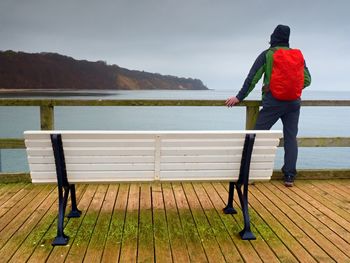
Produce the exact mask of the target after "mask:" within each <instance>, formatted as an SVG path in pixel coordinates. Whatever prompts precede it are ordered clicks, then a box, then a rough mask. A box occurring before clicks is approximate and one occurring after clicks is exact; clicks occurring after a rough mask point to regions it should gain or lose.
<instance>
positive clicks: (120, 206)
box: [101, 184, 130, 262]
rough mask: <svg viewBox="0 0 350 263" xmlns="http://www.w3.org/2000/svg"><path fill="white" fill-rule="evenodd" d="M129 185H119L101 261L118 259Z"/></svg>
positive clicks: (115, 260)
mask: <svg viewBox="0 0 350 263" xmlns="http://www.w3.org/2000/svg"><path fill="white" fill-rule="evenodd" d="M129 187H130V185H129V184H121V185H120V186H119V191H118V196H117V199H116V201H115V204H114V208H113V214H112V219H111V222H110V225H109V229H108V235H107V239H106V244H105V248H104V251H103V255H102V259H101V261H102V262H118V261H119V259H120V249H121V244H122V239H123V229H124V224H125V216H126V209H127V205H128V196H129Z"/></svg>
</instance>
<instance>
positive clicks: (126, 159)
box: [28, 155, 154, 164]
mask: <svg viewBox="0 0 350 263" xmlns="http://www.w3.org/2000/svg"><path fill="white" fill-rule="evenodd" d="M65 159H66V163H67V164H71V163H73V164H84V163H86V164H89V163H97V164H99V163H154V156H136V155H135V156H69V155H67V156H65ZM28 162H29V163H32V164H38V163H52V164H54V163H55V160H54V157H53V156H29V157H28Z"/></svg>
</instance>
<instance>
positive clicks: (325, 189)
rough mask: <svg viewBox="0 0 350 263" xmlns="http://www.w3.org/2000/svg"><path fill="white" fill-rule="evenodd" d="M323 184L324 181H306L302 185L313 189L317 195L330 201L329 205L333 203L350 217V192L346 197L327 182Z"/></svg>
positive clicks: (344, 214) (346, 216) (345, 215)
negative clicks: (349, 200)
mask: <svg viewBox="0 0 350 263" xmlns="http://www.w3.org/2000/svg"><path fill="white" fill-rule="evenodd" d="M321 184H322V183H318V182H317V183H313V182H310V181H306V182H305V184H303V185H302V186H300V187H302V188H303V189H304V188H308V189H310V190H312V192H313V193H315V194H317V196H320V197H322V198H324V199H326V200H327V201H328V202H329V205H331V204H332V205H331V207H337V208H338V209H339V208H340V209H341V210H342V211H343V212H344V213H342V215H343V217H344V218H350V203H349V202H347V201H348V199H349V197H350V194H348V195H347V198H344V197H342V195H339V194H337V193H336V191H334V190H333V187H329V185H327V184H322V185H321ZM317 185H321V187H318V186H317ZM345 212H347V213H345Z"/></svg>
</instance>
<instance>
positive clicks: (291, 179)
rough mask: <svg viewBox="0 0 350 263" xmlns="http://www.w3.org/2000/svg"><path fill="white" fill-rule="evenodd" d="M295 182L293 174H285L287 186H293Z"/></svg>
mask: <svg viewBox="0 0 350 263" xmlns="http://www.w3.org/2000/svg"><path fill="white" fill-rule="evenodd" d="M293 184H294V177H292V176H285V177H284V185H285V186H287V187H292V186H293Z"/></svg>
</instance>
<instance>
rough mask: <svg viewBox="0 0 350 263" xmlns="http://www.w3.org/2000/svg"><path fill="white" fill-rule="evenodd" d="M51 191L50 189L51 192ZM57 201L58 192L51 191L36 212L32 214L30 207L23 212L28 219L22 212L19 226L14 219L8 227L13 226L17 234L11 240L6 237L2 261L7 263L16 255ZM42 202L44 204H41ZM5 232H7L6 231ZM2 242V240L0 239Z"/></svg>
mask: <svg viewBox="0 0 350 263" xmlns="http://www.w3.org/2000/svg"><path fill="white" fill-rule="evenodd" d="M51 189H52V188H51ZM51 189H49V191H50V190H51ZM44 198H45V197H44ZM56 199H57V191H51V193H50V194H49V195H48V196H47V197H46V198H45V199H42V200H39V201H38V204H40V205H39V206H38V207H37V208H35V210H33V212H32V213H31V212H30V210H29V209H28V206H27V207H26V209H25V210H23V211H22V212H25V213H26V214H28V215H29V217H28V219H25V216H24V213H22V212H21V213H20V214H19V216H20V218H18V219H17V220H18V221H19V224H15V220H16V219H14V220H13V221H12V222H11V223H10V224H9V225H8V227H10V226H11V228H12V229H13V230H15V232H14V233H13V235H12V236H11V238H10V235H6V236H7V238H8V240H7V241H5V242H7V243H5V244H4V246H3V247H2V248H1V250H0V258H1V260H3V261H4V262H7V261H8V260H9V259H10V258H11V257H12V256H13V255H14V253H15V252H16V250H17V249H18V248H19V247H20V245H21V244H22V242H23V241H24V240H25V239H26V238H27V236H28V235H29V234H30V233H31V231H33V230H34V228H35V227H36V225H37V224H38V222H39V221H40V220H41V219H42V218H43V217H44V215H45V214H46V212H47V211H48V210H49V209H50V208H51V207H52V206H53V204H54V202H55V200H56ZM40 201H42V202H41V203H40ZM3 231H5V229H4V230H3ZM8 234H9V233H8ZM4 236H5V235H4ZM0 240H1V241H2V238H0ZM1 241H0V246H1V243H2V242H1ZM32 245H33V244H32Z"/></svg>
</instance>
